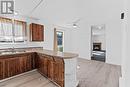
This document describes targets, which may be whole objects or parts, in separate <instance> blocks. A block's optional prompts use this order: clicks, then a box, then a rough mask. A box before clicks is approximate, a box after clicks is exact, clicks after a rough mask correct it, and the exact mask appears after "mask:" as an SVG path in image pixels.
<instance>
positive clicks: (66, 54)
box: [0, 48, 78, 59]
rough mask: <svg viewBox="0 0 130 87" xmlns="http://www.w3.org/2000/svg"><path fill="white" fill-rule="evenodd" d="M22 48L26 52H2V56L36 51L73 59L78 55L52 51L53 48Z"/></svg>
mask: <svg viewBox="0 0 130 87" xmlns="http://www.w3.org/2000/svg"><path fill="white" fill-rule="evenodd" d="M18 49H19V50H21V48H18ZM22 50H25V52H18V53H10V54H0V56H6V55H15V54H23V53H33V52H36V53H40V54H45V55H50V56H54V57H61V58H64V59H72V58H76V57H78V54H75V53H68V52H55V51H52V50H47V49H41V48H24V49H23V48H22Z"/></svg>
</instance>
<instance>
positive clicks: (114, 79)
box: [0, 58, 121, 87]
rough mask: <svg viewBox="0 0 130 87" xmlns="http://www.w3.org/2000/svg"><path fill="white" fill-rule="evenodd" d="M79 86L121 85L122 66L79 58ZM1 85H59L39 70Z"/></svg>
mask: <svg viewBox="0 0 130 87" xmlns="http://www.w3.org/2000/svg"><path fill="white" fill-rule="evenodd" d="M78 65H79V67H80V68H79V69H78V71H77V77H78V79H79V81H80V82H79V87H119V77H120V76H121V72H120V67H119V66H115V65H109V64H106V63H102V62H97V61H89V60H85V59H80V58H79V59H78ZM0 87H58V86H56V85H54V84H53V83H51V82H50V81H49V80H47V79H46V78H44V77H43V76H42V75H40V74H39V73H38V72H37V71H34V72H31V73H28V74H25V75H22V76H19V77H16V78H14V79H11V80H7V81H4V82H2V83H0Z"/></svg>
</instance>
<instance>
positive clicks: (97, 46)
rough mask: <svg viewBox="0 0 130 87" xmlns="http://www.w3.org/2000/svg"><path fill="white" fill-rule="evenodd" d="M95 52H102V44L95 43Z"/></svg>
mask: <svg viewBox="0 0 130 87" xmlns="http://www.w3.org/2000/svg"><path fill="white" fill-rule="evenodd" d="M93 51H101V43H93Z"/></svg>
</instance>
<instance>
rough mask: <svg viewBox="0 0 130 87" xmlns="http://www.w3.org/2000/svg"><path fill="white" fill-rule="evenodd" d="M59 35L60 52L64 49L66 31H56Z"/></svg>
mask: <svg viewBox="0 0 130 87" xmlns="http://www.w3.org/2000/svg"><path fill="white" fill-rule="evenodd" d="M56 36H57V48H58V51H59V52H63V51H64V32H63V31H56Z"/></svg>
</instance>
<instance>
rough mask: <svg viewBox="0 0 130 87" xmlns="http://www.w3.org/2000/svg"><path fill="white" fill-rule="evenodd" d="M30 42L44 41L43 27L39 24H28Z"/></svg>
mask: <svg viewBox="0 0 130 87" xmlns="http://www.w3.org/2000/svg"><path fill="white" fill-rule="evenodd" d="M30 40H31V41H44V26H43V25H40V24H35V23H32V24H30Z"/></svg>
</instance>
